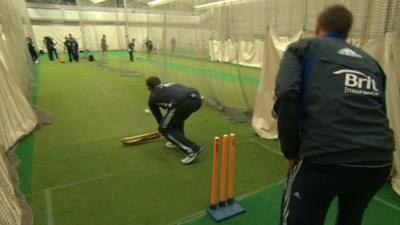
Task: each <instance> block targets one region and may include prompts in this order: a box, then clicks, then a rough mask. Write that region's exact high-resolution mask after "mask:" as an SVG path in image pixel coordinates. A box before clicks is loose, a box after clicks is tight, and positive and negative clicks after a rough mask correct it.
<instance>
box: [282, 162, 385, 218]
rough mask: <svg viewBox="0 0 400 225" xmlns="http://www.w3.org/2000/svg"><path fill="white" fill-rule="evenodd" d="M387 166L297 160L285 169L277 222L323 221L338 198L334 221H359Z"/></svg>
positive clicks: (379, 184) (383, 179)
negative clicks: (284, 186) (294, 164)
mask: <svg viewBox="0 0 400 225" xmlns="http://www.w3.org/2000/svg"><path fill="white" fill-rule="evenodd" d="M390 170H391V166H390V165H388V166H383V167H373V166H371V167H366V166H361V167H358V166H357V167H356V166H343V165H320V164H315V163H312V162H309V161H306V160H301V161H299V162H298V163H297V165H296V166H295V167H294V168H293V169H292V170H291V171H290V172H289V176H288V181H287V184H286V190H285V192H284V195H283V200H282V211H281V223H280V224H281V225H323V224H324V221H325V216H326V213H327V211H328V208H329V206H330V204H331V202H332V201H333V199H334V198H335V197H337V198H338V212H337V217H336V225H361V223H362V218H363V214H364V211H365V209H366V208H367V206H368V203H369V201H370V200H371V199H372V198H373V197H374V195H375V194H376V192H378V190H379V189H380V188H381V187H382V186H383V185H384V184H385V182H386V181H387V179H388V176H389V174H390Z"/></svg>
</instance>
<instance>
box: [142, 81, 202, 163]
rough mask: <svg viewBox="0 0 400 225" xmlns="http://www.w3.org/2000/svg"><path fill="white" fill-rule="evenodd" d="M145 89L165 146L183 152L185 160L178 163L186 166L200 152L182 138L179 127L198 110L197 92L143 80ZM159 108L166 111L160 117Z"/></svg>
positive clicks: (199, 99) (193, 144) (199, 97)
mask: <svg viewBox="0 0 400 225" xmlns="http://www.w3.org/2000/svg"><path fill="white" fill-rule="evenodd" d="M146 85H147V88H148V89H149V91H150V92H151V93H150V98H149V107H150V110H151V112H152V113H153V115H154V117H155V118H156V120H157V123H158V125H159V126H158V130H159V131H160V133H161V134H162V135H163V136H164V137H165V138H166V139H167V140H168V141H169V142H167V143H166V146H167V147H168V148H179V149H181V150H183V151H185V152H186V154H187V156H186V157H185V158H184V159H182V160H181V162H182V163H183V164H190V163H191V162H193V160H194V159H195V158H196V157H197V155H199V154H200V153H201V152H202V151H203V148H202V147H200V146H199V145H197V144H196V143H194V142H192V141H190V140H189V139H187V138H186V137H185V132H184V128H183V127H184V123H185V120H186V119H187V118H188V117H189V116H190V115H191V114H192V113H194V112H196V111H197V110H199V108H200V107H201V104H202V102H201V96H200V94H199V92H198V91H197V90H196V89H193V88H187V87H185V86H183V85H180V84H174V83H165V84H163V83H161V81H160V78H158V77H149V78H147V80H146ZM160 107H161V108H164V109H166V110H167V113H166V114H165V115H164V116H162V115H161V111H160Z"/></svg>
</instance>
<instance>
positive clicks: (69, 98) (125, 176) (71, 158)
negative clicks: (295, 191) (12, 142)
mask: <svg viewBox="0 0 400 225" xmlns="http://www.w3.org/2000/svg"><path fill="white" fill-rule="evenodd" d="M39 72H40V78H41V79H40V84H39V96H38V102H37V104H38V106H40V107H43V108H45V109H46V110H47V111H49V112H50V113H51V114H52V116H53V117H54V123H53V124H52V125H50V126H47V127H43V128H42V129H40V130H38V131H37V132H35V133H34V143H33V147H34V149H33V151H34V155H33V171H32V174H33V176H32V194H31V195H28V197H29V199H30V202H31V206H32V208H33V213H34V215H35V216H34V224H35V225H46V224H50V225H128V224H140V225H141V224H149V225H152V224H154V225H155V224H169V223H173V222H174V221H178V220H180V219H181V218H185V217H187V216H188V215H191V214H193V213H197V212H199V211H201V210H203V209H204V208H205V207H206V206H207V205H208V203H209V193H210V180H211V162H212V147H213V138H214V136H216V135H220V134H223V133H231V132H234V133H236V135H237V141H238V144H237V163H236V171H237V174H236V190H237V193H238V195H243V194H246V193H249V192H253V191H255V190H258V189H260V188H262V187H264V186H266V185H269V184H271V183H275V182H277V181H279V180H281V179H282V177H283V176H284V173H285V172H284V171H285V163H284V160H283V158H282V157H281V156H280V155H279V154H276V153H275V152H272V151H270V150H268V149H277V146H278V145H277V142H276V141H263V140H260V139H259V138H258V137H257V136H256V135H255V134H254V132H253V130H252V128H251V126H250V124H249V123H240V124H231V123H229V122H228V121H227V120H225V119H224V116H223V114H221V113H220V112H219V111H217V110H215V109H214V108H212V107H209V106H207V105H204V106H203V107H202V108H201V109H200V110H199V112H196V113H195V114H194V115H193V116H192V117H191V118H190V119H189V120H188V122H187V124H186V127H187V135H188V136H189V137H191V138H192V139H193V140H195V141H196V142H198V143H199V144H201V145H202V146H204V148H205V149H206V150H205V152H204V154H202V155H201V156H200V157H199V158H198V160H197V161H196V163H194V164H193V165H190V166H184V165H182V164H181V163H180V159H182V158H183V157H184V154H183V153H182V152H179V151H177V150H171V149H166V148H165V147H164V141H163V140H160V141H156V142H153V143H149V144H143V145H139V146H130V147H126V146H122V145H121V143H120V140H121V138H122V137H125V136H130V135H134V134H140V133H144V132H149V131H154V130H156V127H157V126H156V123H155V121H154V119H153V118H152V116H151V115H148V114H145V113H144V109H145V108H146V107H147V97H148V94H149V93H148V91H147V90H146V88H145V86H144V79H143V78H142V77H126V76H120V75H121V74H118V73H113V72H110V71H105V70H102V69H101V68H99V67H98V66H97V65H96V64H95V63H89V62H87V61H82V62H80V63H67V64H60V63H57V62H48V61H45V60H42V61H41V66H40V71H39ZM256 141H257V142H256Z"/></svg>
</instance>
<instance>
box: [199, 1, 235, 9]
mask: <svg viewBox="0 0 400 225" xmlns="http://www.w3.org/2000/svg"><path fill="white" fill-rule="evenodd" d="M237 1H240V0H221V1H216V2H210V3H206V4H201V5H195V6H193V8H194V9H206V8H213V7H218V6H223V5H225V4H228V3H232V2H237Z"/></svg>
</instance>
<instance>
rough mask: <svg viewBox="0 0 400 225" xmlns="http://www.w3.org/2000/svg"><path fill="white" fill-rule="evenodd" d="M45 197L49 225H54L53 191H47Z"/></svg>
mask: <svg viewBox="0 0 400 225" xmlns="http://www.w3.org/2000/svg"><path fill="white" fill-rule="evenodd" d="M44 196H45V199H46V213H47V225H54V218H53V200H52V198H51V190H50V189H46V191H45V192H44Z"/></svg>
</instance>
